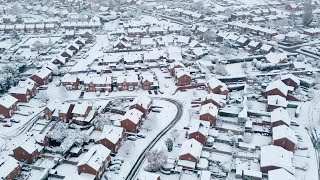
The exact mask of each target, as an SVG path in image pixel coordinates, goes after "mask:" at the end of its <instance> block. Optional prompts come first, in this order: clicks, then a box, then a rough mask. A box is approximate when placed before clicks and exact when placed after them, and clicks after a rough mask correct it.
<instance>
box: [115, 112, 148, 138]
mask: <svg viewBox="0 0 320 180" xmlns="http://www.w3.org/2000/svg"><path fill="white" fill-rule="evenodd" d="M142 115H143V113H142V112H140V111H139V110H137V109H130V110H129V111H127V112H126V113H125V114H124V115H123V116H122V118H121V120H120V124H121V127H123V128H124V129H125V130H126V131H128V132H132V133H136V132H137V130H138V127H139V126H140V125H141V118H142Z"/></svg>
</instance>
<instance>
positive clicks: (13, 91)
mask: <svg viewBox="0 0 320 180" xmlns="http://www.w3.org/2000/svg"><path fill="white" fill-rule="evenodd" d="M27 91H28V88H26V87H19V86H16V87H12V88H11V89H10V90H9V93H10V94H27Z"/></svg>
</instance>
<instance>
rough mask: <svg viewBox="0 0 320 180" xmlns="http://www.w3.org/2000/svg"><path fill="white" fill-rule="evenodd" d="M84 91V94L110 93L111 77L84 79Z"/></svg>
mask: <svg viewBox="0 0 320 180" xmlns="http://www.w3.org/2000/svg"><path fill="white" fill-rule="evenodd" d="M83 83H84V90H85V91H86V92H97V91H99V92H105V91H109V92H111V91H112V89H111V83H112V78H111V76H94V77H85V79H84V81H83Z"/></svg>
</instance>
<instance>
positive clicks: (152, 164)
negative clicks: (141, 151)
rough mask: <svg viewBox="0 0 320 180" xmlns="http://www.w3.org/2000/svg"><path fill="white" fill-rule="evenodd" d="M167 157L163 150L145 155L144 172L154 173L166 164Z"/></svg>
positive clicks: (156, 150)
mask: <svg viewBox="0 0 320 180" xmlns="http://www.w3.org/2000/svg"><path fill="white" fill-rule="evenodd" d="M167 159H168V156H167V154H166V153H165V152H164V151H163V150H158V149H155V150H151V151H149V152H148V154H147V161H148V163H149V164H148V165H147V167H146V168H145V170H146V171H149V172H156V171H158V170H159V169H160V167H161V166H163V165H165V164H166V163H167Z"/></svg>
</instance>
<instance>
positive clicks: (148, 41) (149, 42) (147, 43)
mask: <svg viewBox="0 0 320 180" xmlns="http://www.w3.org/2000/svg"><path fill="white" fill-rule="evenodd" d="M140 46H141V47H146V48H154V47H156V46H157V43H156V41H155V40H154V39H153V38H141V42H140Z"/></svg>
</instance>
